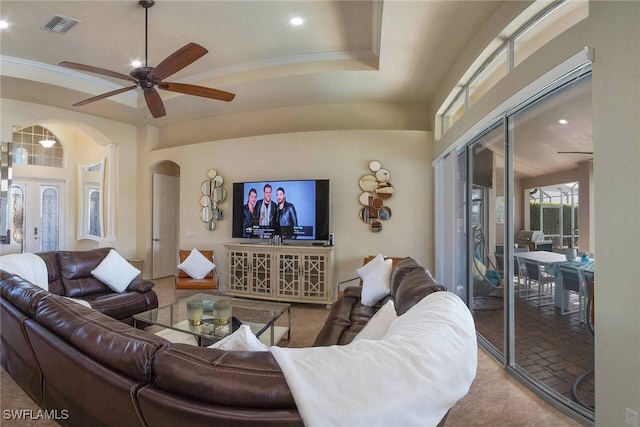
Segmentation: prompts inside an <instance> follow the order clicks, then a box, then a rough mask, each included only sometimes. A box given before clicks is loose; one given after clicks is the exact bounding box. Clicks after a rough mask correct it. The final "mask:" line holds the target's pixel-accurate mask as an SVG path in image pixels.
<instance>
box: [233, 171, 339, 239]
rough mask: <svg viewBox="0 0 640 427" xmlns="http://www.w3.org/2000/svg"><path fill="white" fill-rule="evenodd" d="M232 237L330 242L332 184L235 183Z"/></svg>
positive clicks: (300, 181) (298, 182)
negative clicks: (276, 237) (330, 196)
mask: <svg viewBox="0 0 640 427" xmlns="http://www.w3.org/2000/svg"><path fill="white" fill-rule="evenodd" d="M251 206H252V208H251ZM232 236H233V237H244V238H251V239H269V238H271V237H272V236H281V237H282V238H283V239H284V240H288V239H294V240H327V239H328V238H329V180H328V179H321V180H318V179H308V180H297V181H296V180H287V181H275V180H272V181H253V182H234V183H233V232H232Z"/></svg>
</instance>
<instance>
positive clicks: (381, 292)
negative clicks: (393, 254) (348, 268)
mask: <svg viewBox="0 0 640 427" xmlns="http://www.w3.org/2000/svg"><path fill="white" fill-rule="evenodd" d="M392 270H393V260H390V259H387V260H384V261H383V262H382V264H380V265H378V266H377V267H376V268H374V269H373V270H372V271H370V272H369V273H368V274H367V275H366V276H364V278H363V281H364V283H363V284H362V294H361V297H360V302H361V303H362V305H366V306H367V307H371V306H373V305H375V304H376V303H377V302H378V301H380V300H381V299H382V298H384V297H386V296H387V295H389V294H390V293H391V271H392Z"/></svg>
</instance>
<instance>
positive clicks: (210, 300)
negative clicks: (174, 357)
mask: <svg viewBox="0 0 640 427" xmlns="http://www.w3.org/2000/svg"><path fill="white" fill-rule="evenodd" d="M223 298H224V299H227V300H229V301H230V302H231V313H230V315H231V321H230V322H229V323H228V324H226V325H218V324H215V323H214V320H213V306H214V304H215V302H216V300H218V299H223ZM194 300H201V301H202V303H203V304H202V306H203V316H202V323H201V324H200V325H197V326H194V325H192V324H191V323H190V322H189V320H188V319H187V302H188V301H194ZM285 313H286V314H287V316H286V319H282V321H280V319H281V317H282V315H283V314H285ZM276 323H278V324H277V325H276ZM282 323H285V325H282ZM242 324H245V325H248V326H249V328H251V331H252V332H253V333H254V334H255V335H256V336H257V337H258V339H260V341H262V342H263V343H264V344H265V345H267V346H269V345H275V344H277V341H279V339H281V338H283V337H284V336H285V334H286V339H287V340H289V339H290V338H291V304H286V303H277V302H268V301H256V300H247V299H241V298H229V297H224V296H218V295H211V294H195V295H193V296H190V297H188V298H185V299H181V300H179V301H177V302H175V303H173V304H169V305H166V306H164V307H159V308H154V309H153V310H149V311H144V312H142V313H138V314H135V315H134V316H133V326H134V327H136V328H139V329H145V328H147V327H148V326H150V325H157V326H160V327H162V328H165V330H167V332H168V333H169V334H174V336H176V335H182V336H185V335H186V337H187V338H188V340H180V341H181V342H190V341H193V343H195V344H197V345H199V346H208V345H211V344H213V343H215V342H216V341H219V340H221V339H222V338H224V337H226V336H227V335H230V334H231V333H233V332H234V331H235V330H237V328H239V327H240V325H242ZM163 332H164V331H163ZM159 335H161V336H165V337H167V338H168V335H167V333H166V332H165V333H164V334H160V333H159ZM191 337H193V338H191Z"/></svg>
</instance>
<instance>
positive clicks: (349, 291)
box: [343, 286, 362, 299]
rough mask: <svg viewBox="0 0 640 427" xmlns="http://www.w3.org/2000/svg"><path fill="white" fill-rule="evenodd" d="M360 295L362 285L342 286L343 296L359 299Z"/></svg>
mask: <svg viewBox="0 0 640 427" xmlns="http://www.w3.org/2000/svg"><path fill="white" fill-rule="evenodd" d="M361 296H362V286H347V287H346V288H344V295H343V297H351V298H358V299H360V298H361Z"/></svg>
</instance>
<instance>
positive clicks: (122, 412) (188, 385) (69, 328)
mask: <svg viewBox="0 0 640 427" xmlns="http://www.w3.org/2000/svg"><path fill="white" fill-rule="evenodd" d="M401 264H402V263H401ZM401 264H399V265H398V267H397V268H396V269H394V273H393V275H392V281H393V282H392V283H393V287H392V296H391V298H395V299H396V303H397V307H398V314H401V313H403V312H405V311H406V310H408V309H409V308H411V307H412V306H413V305H414V304H415V303H416V302H417V301H419V300H420V299H421V298H423V297H424V296H426V295H428V294H430V293H432V292H435V291H440V290H444V288H442V287H441V286H440V285H437V284H436V283H435V281H433V279H432V278H431V277H430V275H428V273H427V272H426V271H425V270H424V268H422V267H419V266H418V265H417V264H415V261H413V260H410V259H409V260H407V261H406V262H405V264H406V265H404V266H403V265H401ZM0 286H1V292H2V299H1V301H0V302H1V315H2V319H1V321H2V341H1V356H2V366H3V367H4V369H5V370H6V371H7V372H8V373H9V374H10V375H11V376H12V377H13V378H14V379H15V380H16V381H17V382H18V384H20V385H21V387H22V388H23V389H24V390H25V391H26V392H27V393H28V394H29V395H30V396H31V397H32V398H33V400H34V401H36V402H37V403H38V404H39V405H40V406H41V407H42V408H44V409H45V410H48V411H52V410H55V411H57V412H56V413H57V414H59V415H63V417H61V418H64V419H58V421H59V422H60V423H61V424H63V425H71V426H75V425H84V426H86V425H91V426H98V425H105V426H116V425H117V426H125V425H126V426H128V425H142V426H175V425H193V426H200V425H201V426H205V425H206V426H212V425H215V426H225V425H233V426H244V425H260V426H276V425H278V426H301V425H303V421H302V419H301V417H300V414H299V412H298V410H297V408H296V405H295V402H294V399H293V397H292V395H291V392H290V390H289V388H288V386H287V383H286V381H285V378H284V375H283V373H282V371H281V369H280V367H279V366H278V364H277V363H276V361H275V359H274V358H273V356H272V355H271V353H270V352H233V351H231V352H230V351H223V350H218V349H210V348H199V347H194V346H189V345H186V344H174V343H170V342H168V341H166V340H164V339H163V338H161V337H158V336H156V335H154V334H152V333H149V332H146V331H143V330H138V329H135V328H133V327H131V326H129V325H127V324H125V323H123V322H120V321H118V320H115V319H113V318H111V317H109V316H106V315H105V314H103V313H100V312H98V311H96V310H93V309H90V308H87V307H84V306H82V305H80V304H77V303H76V302H74V301H71V300H69V299H66V298H63V297H60V296H58V295H56V294H54V293H51V292H47V291H45V290H43V289H41V288H39V287H37V286H35V285H33V284H31V283H29V282H27V281H26V280H24V279H22V278H21V277H19V276H15V275H11V274H8V273H6V272H4V271H1V270H0ZM357 292H358V290H357V288H354V289H349V290H348V292H347V294H346V296H345V297H344V298H343V299H341V300H340V301H338V302H337V303H336V304H335V305H334V307H333V309H332V311H331V313H330V315H329V319H328V320H327V323H326V325H325V326H324V328H323V329H322V331H321V333H320V334H319V336H318V339H317V340H316V345H330V344H334V343H340V344H346V343H348V342H349V341H350V339H351V338H353V336H355V334H356V333H357V332H356V331H357V330H360V329H361V328H362V326H363V325H364V324H365V323H366V321H367V319H368V318H370V317H371V316H372V315H373V314H374V313H375V311H376V308H370V307H363V306H361V305H360V304H359V298H357V297H356V295H357ZM445 418H446V417H445ZM443 423H444V419H443V420H442V422H441V423H440V424H441V425H442V424H443Z"/></svg>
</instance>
